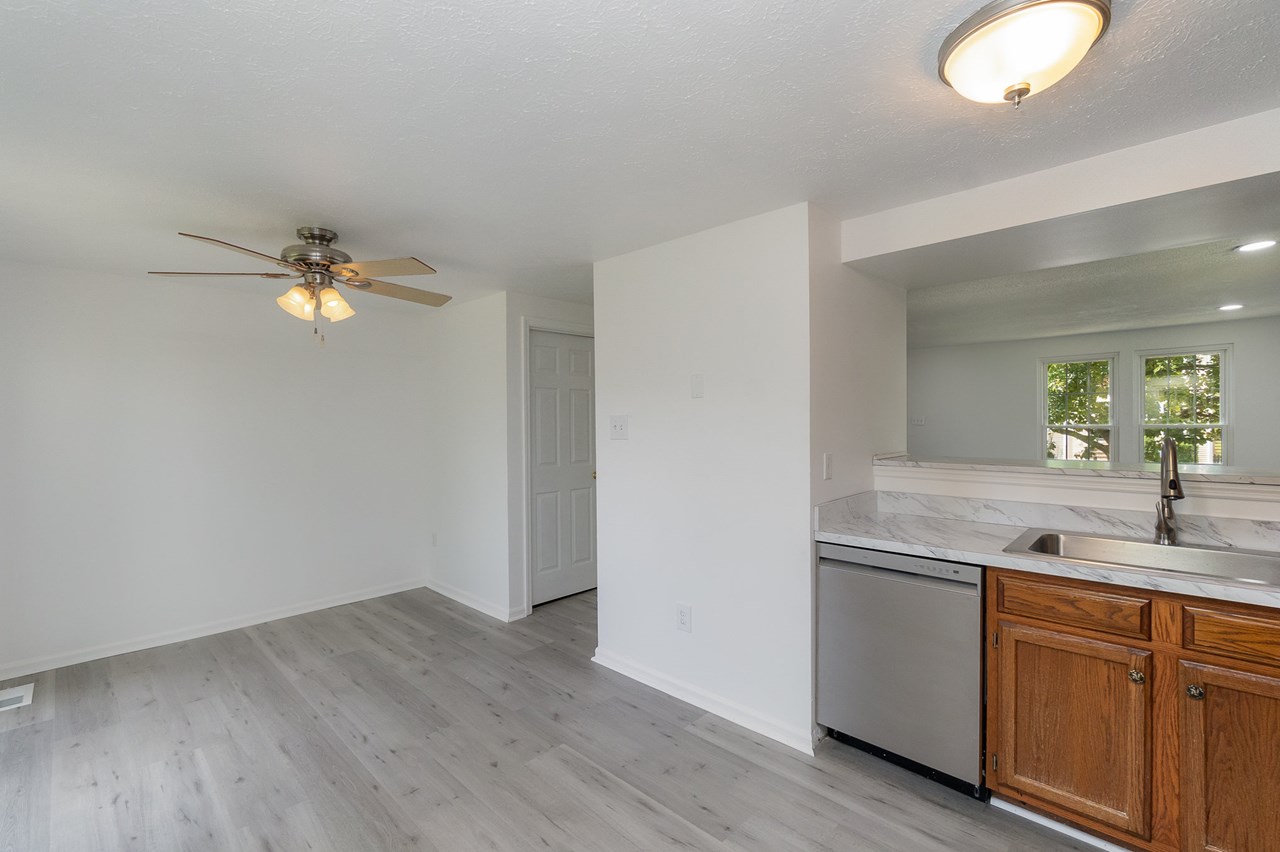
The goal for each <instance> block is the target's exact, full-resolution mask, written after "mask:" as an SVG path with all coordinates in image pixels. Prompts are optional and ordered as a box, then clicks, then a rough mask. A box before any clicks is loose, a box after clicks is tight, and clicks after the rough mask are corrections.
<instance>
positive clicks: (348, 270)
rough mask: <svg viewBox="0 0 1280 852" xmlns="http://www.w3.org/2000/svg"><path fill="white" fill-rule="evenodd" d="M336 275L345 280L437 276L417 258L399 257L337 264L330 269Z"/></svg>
mask: <svg viewBox="0 0 1280 852" xmlns="http://www.w3.org/2000/svg"><path fill="white" fill-rule="evenodd" d="M329 269H330V270H331V271H332V272H333V274H334V275H340V276H342V277H343V278H378V277H380V276H386V277H388V278H395V277H396V276H398V275H435V274H436V271H435V270H434V269H432V268H431V267H430V266H427V265H426V264H425V263H423V262H422V261H420V260H418V259H417V258H416V257H397V258H394V259H393V260H353V261H351V262H350V263H335V264H333V265H332V266H330V267H329Z"/></svg>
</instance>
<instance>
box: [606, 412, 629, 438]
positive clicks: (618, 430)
mask: <svg viewBox="0 0 1280 852" xmlns="http://www.w3.org/2000/svg"><path fill="white" fill-rule="evenodd" d="M630 421H631V418H630V416H629V415H626V414H610V415H609V440H610V441H626V440H628V432H629V431H630V425H631V424H630Z"/></svg>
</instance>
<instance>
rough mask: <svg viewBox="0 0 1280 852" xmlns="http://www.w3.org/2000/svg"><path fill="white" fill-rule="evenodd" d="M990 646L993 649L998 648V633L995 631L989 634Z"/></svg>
mask: <svg viewBox="0 0 1280 852" xmlns="http://www.w3.org/2000/svg"><path fill="white" fill-rule="evenodd" d="M991 645H992V647H995V648H999V647H1000V631H998V630H997V631H995V632H994V633H992V634H991Z"/></svg>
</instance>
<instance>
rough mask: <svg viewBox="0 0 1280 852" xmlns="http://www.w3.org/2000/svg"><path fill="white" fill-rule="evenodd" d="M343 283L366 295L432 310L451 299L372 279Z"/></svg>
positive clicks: (439, 294)
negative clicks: (412, 303) (372, 294)
mask: <svg viewBox="0 0 1280 852" xmlns="http://www.w3.org/2000/svg"><path fill="white" fill-rule="evenodd" d="M343 283H344V284H346V285H347V286H348V287H350V288H351V289H353V290H363V291H364V292H366V293H374V294H376V295H378V296H390V297H391V298H393V299H404V300H405V301H406V302H417V303H418V304H419V305H430V306H431V307H433V308H438V307H440V306H441V305H443V304H445V303H446V302H448V301H449V300H450V299H452V298H453V297H452V296H446V295H444V294H443V293H432V292H431V291H429V290H415V289H414V288H412V287H402V286H400V285H399V284H392V283H390V282H387V281H378V280H376V279H373V278H360V279H357V280H355V281H344V282H343Z"/></svg>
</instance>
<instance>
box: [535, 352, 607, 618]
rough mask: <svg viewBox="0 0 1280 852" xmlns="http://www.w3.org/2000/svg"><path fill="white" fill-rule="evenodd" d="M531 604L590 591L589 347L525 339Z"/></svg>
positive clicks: (592, 404)
mask: <svg viewBox="0 0 1280 852" xmlns="http://www.w3.org/2000/svg"><path fill="white" fill-rule="evenodd" d="M529 409H530V410H529V459H530V481H531V484H532V488H531V492H532V493H531V500H530V530H531V535H532V548H531V550H532V553H531V557H532V572H531V573H532V579H531V591H532V598H533V603H534V604H540V603H545V602H546V601H551V600H555V599H556V598H562V597H564V596H565V595H572V594H576V593H577V592H584V591H586V590H587V589H594V588H595V586H596V488H595V465H596V446H595V341H593V340H592V339H591V338H589V337H578V336H576V335H571V334H556V333H553V332H549V331H531V332H530V333H529Z"/></svg>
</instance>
